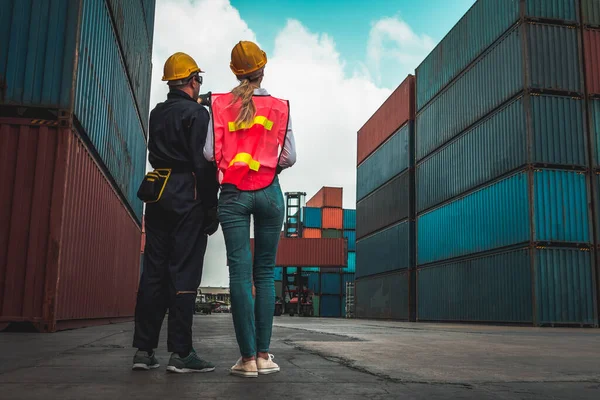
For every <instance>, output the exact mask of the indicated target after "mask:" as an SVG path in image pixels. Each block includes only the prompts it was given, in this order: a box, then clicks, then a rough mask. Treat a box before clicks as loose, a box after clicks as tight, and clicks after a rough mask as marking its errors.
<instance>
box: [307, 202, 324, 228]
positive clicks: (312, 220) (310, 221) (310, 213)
mask: <svg viewBox="0 0 600 400" xmlns="http://www.w3.org/2000/svg"><path fill="white" fill-rule="evenodd" d="M303 222H304V226H305V227H306V228H318V229H321V209H320V208H313V207H304V221H303Z"/></svg>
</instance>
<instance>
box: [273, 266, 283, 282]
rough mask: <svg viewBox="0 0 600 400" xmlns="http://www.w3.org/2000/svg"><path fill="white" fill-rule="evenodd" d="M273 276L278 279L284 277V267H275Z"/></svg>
mask: <svg viewBox="0 0 600 400" xmlns="http://www.w3.org/2000/svg"><path fill="white" fill-rule="evenodd" d="M273 276H274V277H275V280H276V281H281V280H282V279H283V268H281V267H275V269H274V270H273Z"/></svg>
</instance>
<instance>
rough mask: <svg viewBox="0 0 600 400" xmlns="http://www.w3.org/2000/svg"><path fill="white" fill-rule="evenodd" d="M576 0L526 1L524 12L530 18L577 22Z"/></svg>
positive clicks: (577, 3) (577, 4)
mask: <svg viewBox="0 0 600 400" xmlns="http://www.w3.org/2000/svg"><path fill="white" fill-rule="evenodd" d="M578 6H579V2H578V1H577V0H527V7H526V12H527V16H528V17H531V18H540V19H554V20H561V21H564V22H570V23H575V22H577V14H578V12H577V7H578Z"/></svg>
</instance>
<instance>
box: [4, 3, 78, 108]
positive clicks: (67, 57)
mask: <svg viewBox="0 0 600 400" xmlns="http://www.w3.org/2000/svg"><path fill="white" fill-rule="evenodd" d="M1 7H2V12H0V43H2V45H1V46H0V100H1V101H2V103H4V104H17V105H22V106H36V107H47V108H63V109H69V108H70V107H71V88H72V85H73V66H74V61H75V59H74V57H75V40H76V38H77V18H78V15H79V0H55V1H34V0H5V1H3V2H2V6H1Z"/></svg>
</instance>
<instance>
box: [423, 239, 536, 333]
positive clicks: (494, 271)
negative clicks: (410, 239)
mask: <svg viewBox="0 0 600 400" xmlns="http://www.w3.org/2000/svg"><path fill="white" fill-rule="evenodd" d="M417 308H418V311H417V319H418V320H420V321H428V320H429V321H480V322H484V321H501V322H521V323H531V322H533V314H532V313H533V311H532V282H531V260H530V256H529V250H518V251H513V252H508V253H501V254H495V255H490V256H486V257H481V258H474V259H469V260H464V261H457V262H450V263H444V264H440V265H436V266H432V267H427V268H423V269H419V270H418V271H417Z"/></svg>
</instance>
